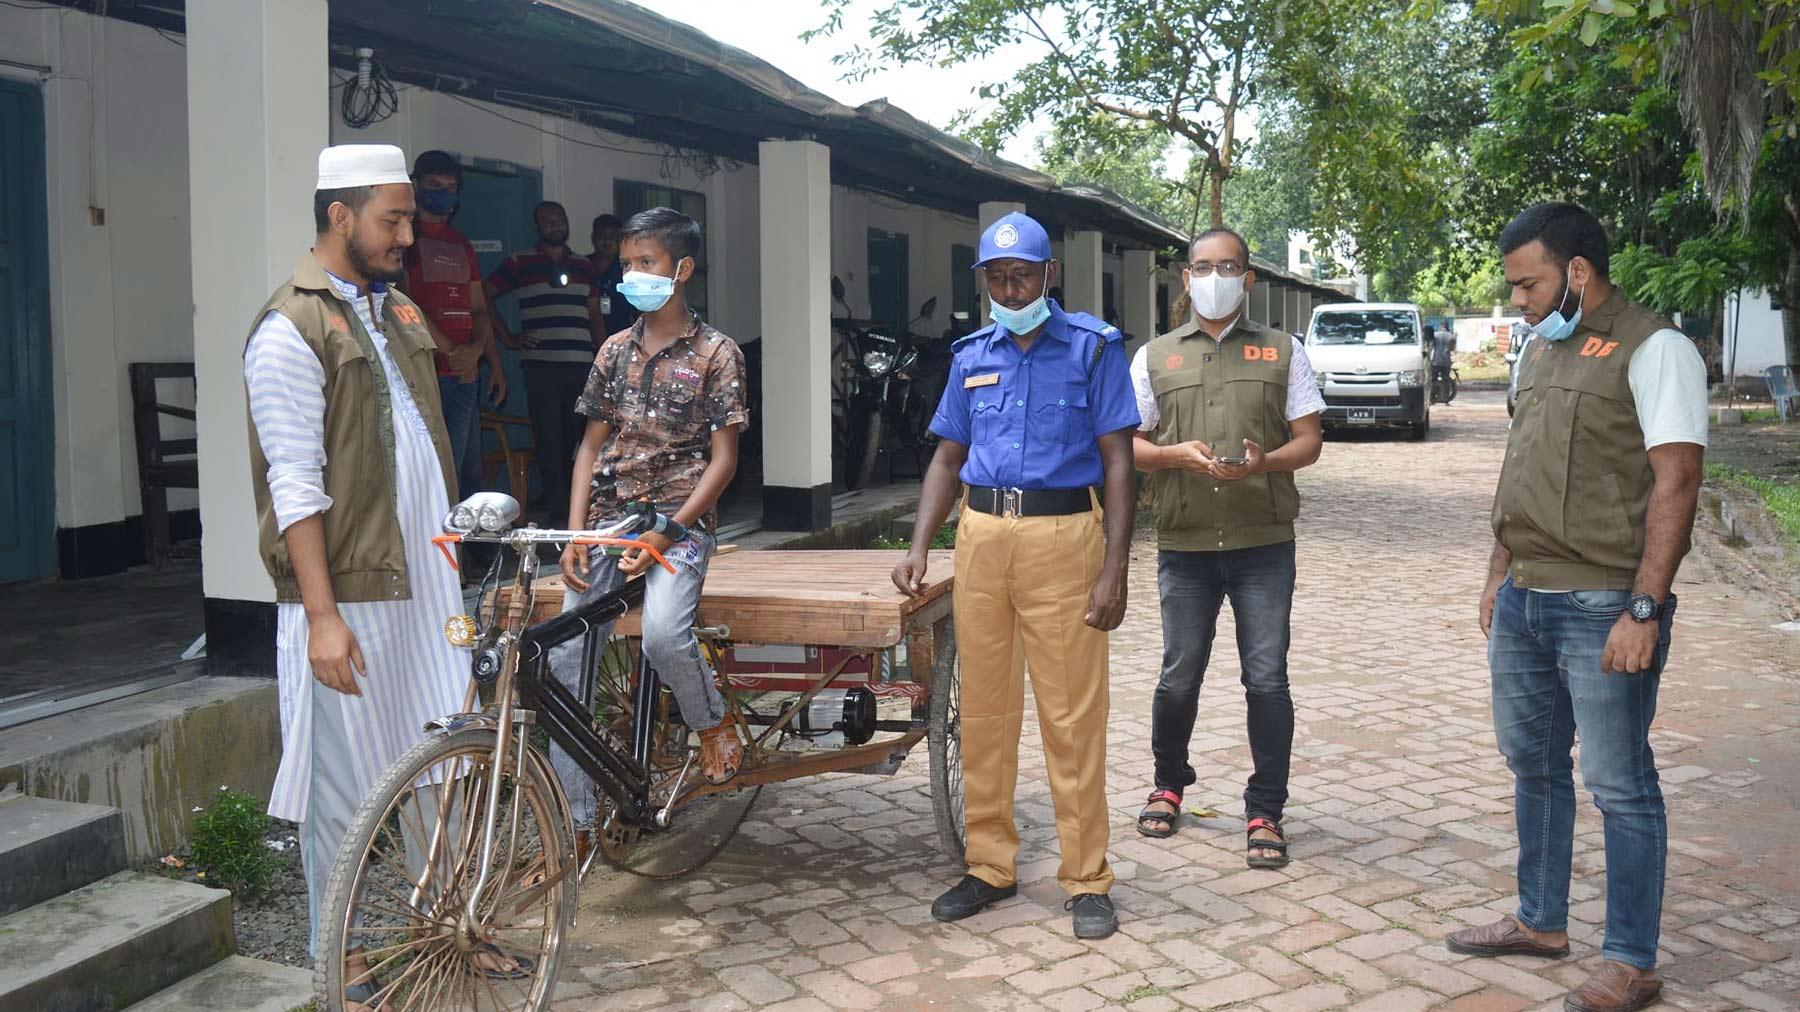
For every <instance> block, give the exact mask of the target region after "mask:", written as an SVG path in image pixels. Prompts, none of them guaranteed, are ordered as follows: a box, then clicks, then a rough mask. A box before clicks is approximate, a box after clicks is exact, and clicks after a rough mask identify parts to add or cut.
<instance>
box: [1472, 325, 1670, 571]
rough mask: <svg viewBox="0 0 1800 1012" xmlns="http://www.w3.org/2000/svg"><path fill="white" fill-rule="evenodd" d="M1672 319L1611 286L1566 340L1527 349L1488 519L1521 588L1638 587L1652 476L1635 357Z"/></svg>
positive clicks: (1542, 342) (1533, 344)
mask: <svg viewBox="0 0 1800 1012" xmlns="http://www.w3.org/2000/svg"><path fill="white" fill-rule="evenodd" d="M1669 326H1670V324H1669V323H1668V321H1666V320H1663V319H1662V318H1661V317H1658V316H1656V315H1655V314H1653V313H1651V312H1650V311H1649V310H1647V309H1644V308H1642V307H1641V306H1637V305H1635V304H1633V303H1631V302H1629V301H1627V300H1626V299H1625V297H1624V296H1622V295H1619V294H1618V293H1617V292H1615V293H1613V296H1612V298H1610V299H1608V300H1607V301H1606V302H1605V304H1603V305H1601V306H1600V308H1599V309H1597V310H1595V311H1594V312H1593V313H1592V314H1588V315H1585V316H1584V317H1583V319H1582V321H1581V325H1580V326H1579V327H1578V328H1576V331H1575V333H1574V334H1573V335H1571V336H1570V337H1569V338H1568V339H1566V340H1562V341H1545V340H1542V339H1536V340H1533V341H1532V342H1531V343H1530V344H1529V345H1527V346H1526V350H1525V360H1524V361H1523V362H1521V363H1519V403H1518V408H1517V410H1516V414H1515V415H1514V417H1513V424H1512V434H1511V435H1510V436H1509V437H1508V438H1507V442H1506V462H1505V464H1504V465H1502V468H1501V471H1500V486H1499V488H1498V490H1497V491H1496V492H1495V494H1494V512H1493V518H1492V519H1493V527H1494V537H1495V538H1496V539H1498V540H1499V542H1500V543H1501V544H1502V545H1505V546H1506V549H1507V551H1509V552H1511V553H1512V569H1511V571H1510V572H1509V575H1510V576H1511V577H1512V582H1513V585H1514V586H1517V587H1523V588H1527V589H1533V590H1552V591H1568V590H1630V589H1631V585H1632V580H1633V579H1634V578H1635V576H1636V575H1637V568H1638V562H1639V560H1640V559H1641V558H1642V556H1643V553H1644V519H1645V515H1646V514H1647V513H1648V512H1649V507H1650V487H1651V485H1652V483H1653V482H1652V475H1651V472H1650V454H1649V452H1648V451H1647V450H1645V449H1644V430H1643V429H1642V428H1641V427H1640V426H1639V425H1638V416H1637V401H1636V399H1635V398H1634V397H1633V396H1632V393H1631V377H1630V370H1631V357H1632V356H1633V355H1634V354H1636V353H1637V350H1638V348H1640V347H1642V346H1643V344H1644V342H1645V341H1647V340H1649V338H1650V335H1652V334H1654V333H1656V332H1657V331H1659V330H1663V329H1666V328H1668V327H1669Z"/></svg>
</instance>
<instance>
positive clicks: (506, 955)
mask: <svg viewBox="0 0 1800 1012" xmlns="http://www.w3.org/2000/svg"><path fill="white" fill-rule="evenodd" d="M479 951H481V952H483V953H486V954H487V955H490V956H494V957H495V958H497V959H510V960H512V961H513V963H514V964H516V965H517V967H518V969H516V970H501V969H497V968H496V969H490V968H488V967H484V966H482V965H480V964H479V963H477V964H476V965H475V969H476V971H477V972H478V973H480V974H481V975H482V976H484V977H486V978H487V979H489V980H519V979H521V978H524V977H529V976H531V974H532V972H533V971H534V970H536V969H537V961H536V960H533V959H531V958H529V957H527V956H520V955H515V954H513V953H510V952H503V951H501V949H500V947H499V946H498V945H495V944H494V943H493V942H483V943H481V947H480V950H479Z"/></svg>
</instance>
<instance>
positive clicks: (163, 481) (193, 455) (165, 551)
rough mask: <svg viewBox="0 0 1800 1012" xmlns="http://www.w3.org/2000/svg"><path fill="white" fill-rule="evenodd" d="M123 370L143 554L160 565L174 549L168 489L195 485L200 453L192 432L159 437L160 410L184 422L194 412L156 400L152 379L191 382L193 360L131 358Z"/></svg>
mask: <svg viewBox="0 0 1800 1012" xmlns="http://www.w3.org/2000/svg"><path fill="white" fill-rule="evenodd" d="M127 370H128V372H129V374H130V377H131V422H132V428H133V430H134V431H135V433H136V435H137V462H138V495H139V498H140V499H141V500H142V501H143V510H144V559H145V561H146V562H149V563H150V564H151V565H153V566H166V565H168V563H169V559H170V558H171V557H172V556H173V554H174V544H173V538H172V536H171V534H170V530H169V493H168V490H169V489H171V488H193V489H197V488H199V487H200V458H199V443H198V441H197V440H196V439H194V438H193V437H187V438H183V439H166V438H164V437H163V434H162V419H163V416H164V415H167V416H169V417H171V418H184V419H186V420H188V421H190V422H192V421H194V420H195V417H194V412H193V410H192V409H190V408H182V407H176V406H175V405H173V404H164V403H162V402H160V401H158V400H157V393H156V382H157V381H158V380H186V381H187V382H188V383H190V384H192V383H193V382H194V363H192V362H133V363H131V364H130V365H129V366H127ZM171 458H174V459H171Z"/></svg>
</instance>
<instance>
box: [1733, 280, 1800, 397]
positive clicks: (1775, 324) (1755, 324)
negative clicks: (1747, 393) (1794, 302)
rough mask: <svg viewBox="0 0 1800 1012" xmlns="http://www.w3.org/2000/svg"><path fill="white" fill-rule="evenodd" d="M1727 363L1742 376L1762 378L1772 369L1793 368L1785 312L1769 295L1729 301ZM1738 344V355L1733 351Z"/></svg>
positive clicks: (1745, 295) (1741, 296)
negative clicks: (1784, 330) (1785, 332)
mask: <svg viewBox="0 0 1800 1012" xmlns="http://www.w3.org/2000/svg"><path fill="white" fill-rule="evenodd" d="M1724 319H1725V347H1726V349H1727V353H1728V361H1727V362H1726V363H1725V365H1726V366H1728V367H1729V368H1730V369H1731V370H1732V371H1733V372H1735V373H1737V375H1739V376H1760V375H1762V374H1763V370H1765V369H1767V368H1768V367H1770V366H1772V365H1793V364H1800V363H1790V362H1788V360H1787V343H1786V338H1785V337H1784V336H1783V335H1782V330H1781V312H1780V310H1777V309H1776V308H1775V306H1774V303H1773V301H1772V300H1771V299H1770V298H1769V293H1767V292H1740V293H1739V294H1738V295H1736V296H1734V297H1732V298H1729V299H1726V300H1725V313H1724ZM1734 343H1735V347H1736V353H1735V354H1731V353H1730V350H1731V349H1732V348H1733V346H1734Z"/></svg>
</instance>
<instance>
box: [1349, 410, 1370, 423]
mask: <svg viewBox="0 0 1800 1012" xmlns="http://www.w3.org/2000/svg"><path fill="white" fill-rule="evenodd" d="M1350 420H1351V421H1353V422H1372V421H1374V420H1375V409H1374V408H1351V409H1350Z"/></svg>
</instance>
